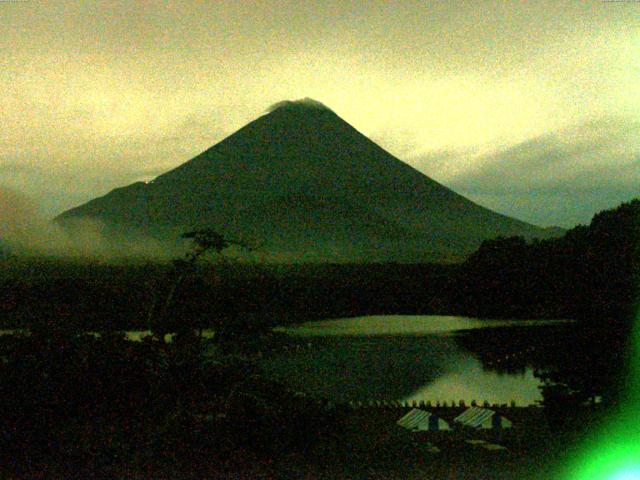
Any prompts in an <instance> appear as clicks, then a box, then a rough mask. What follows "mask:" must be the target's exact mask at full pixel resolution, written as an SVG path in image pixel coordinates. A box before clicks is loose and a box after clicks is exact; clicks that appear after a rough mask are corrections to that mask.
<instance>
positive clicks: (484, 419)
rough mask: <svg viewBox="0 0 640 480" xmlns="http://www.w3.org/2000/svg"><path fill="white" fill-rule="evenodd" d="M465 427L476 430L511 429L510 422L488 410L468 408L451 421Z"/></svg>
mask: <svg viewBox="0 0 640 480" xmlns="http://www.w3.org/2000/svg"><path fill="white" fill-rule="evenodd" d="M453 421H454V422H456V423H459V424H461V425H463V426H465V427H471V428H477V429H501V428H511V425H512V424H511V422H510V421H509V420H507V419H506V418H505V417H503V416H502V415H500V414H498V413H496V412H494V411H493V410H489V409H488V408H480V407H470V408H467V409H466V410H465V411H464V412H462V413H461V414H460V415H458V416H457V417H456V418H454V419H453Z"/></svg>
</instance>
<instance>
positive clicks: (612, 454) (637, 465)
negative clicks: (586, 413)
mask: <svg viewBox="0 0 640 480" xmlns="http://www.w3.org/2000/svg"><path fill="white" fill-rule="evenodd" d="M632 345H633V350H632V352H630V354H631V355H633V358H632V359H631V362H630V371H629V373H628V386H627V388H628V390H627V392H628V396H627V400H626V402H625V403H624V404H623V405H622V406H621V408H620V412H619V414H618V415H617V416H616V417H615V418H613V419H612V420H611V421H610V422H608V423H607V425H606V426H605V427H604V428H603V429H601V430H600V431H598V432H597V433H595V434H594V436H593V438H592V439H590V440H589V441H588V442H587V443H586V444H585V445H584V447H583V449H582V451H581V453H580V455H579V457H578V460H577V461H576V462H575V464H574V465H573V466H572V468H571V469H570V473H569V474H568V475H566V476H564V477H563V478H566V479H567V480H640V427H639V425H638V414H639V413H640V313H639V314H638V317H637V318H636V324H635V328H634V332H633V342H632Z"/></svg>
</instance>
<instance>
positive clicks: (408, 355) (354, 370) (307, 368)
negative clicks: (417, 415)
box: [261, 315, 568, 405]
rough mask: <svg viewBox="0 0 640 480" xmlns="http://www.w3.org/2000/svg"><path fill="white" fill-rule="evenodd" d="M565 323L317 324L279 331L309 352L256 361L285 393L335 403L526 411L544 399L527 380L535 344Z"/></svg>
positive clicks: (406, 319) (385, 320)
mask: <svg viewBox="0 0 640 480" xmlns="http://www.w3.org/2000/svg"><path fill="white" fill-rule="evenodd" d="M567 325H568V322H567V321H561V320H558V321H536V320H534V321H531V320H528V321H514V320H479V319H474V318H467V317H451V316H447V317H444V316H433V315H420V316H406V315H385V316H370V317H357V318H348V319H337V320H325V321H315V322H308V323H303V324H299V325H294V326H290V327H282V328H279V330H280V331H283V332H286V333H288V334H290V335H295V336H299V337H304V339H305V343H306V344H307V348H305V349H303V350H301V351H298V352H295V353H276V354H269V355H267V356H266V357H265V358H264V359H263V360H262V362H261V363H262V366H263V367H264V368H265V369H266V370H267V371H269V372H270V373H272V374H273V375H274V376H275V377H277V378H279V379H281V380H282V381H284V382H285V383H287V384H289V385H290V386H291V387H293V388H295V389H297V390H299V391H302V392H305V393H308V394H311V395H317V396H322V397H326V398H329V399H332V400H334V401H366V400H369V399H380V400H409V401H411V400H417V401H420V400H424V401H431V402H432V403H435V402H437V401H440V402H442V401H446V402H447V403H450V402H451V401H452V400H454V401H456V402H458V401H459V400H461V399H462V400H465V401H466V402H467V403H469V402H471V401H472V400H476V401H478V402H483V401H485V400H486V401H488V402H490V403H500V404H503V403H509V402H511V401H512V400H514V401H515V402H516V403H517V404H518V405H531V404H535V403H536V402H538V401H540V400H541V399H542V397H541V395H540V391H539V389H538V386H539V384H540V382H539V380H538V379H537V378H536V377H535V376H534V374H533V372H534V368H535V365H534V364H533V363H534V358H535V357H536V355H535V353H536V352H538V351H541V350H542V349H543V348H544V345H543V344H542V343H541V342H542V340H541V339H544V338H548V337H549V333H551V331H552V330H554V329H556V330H557V329H558V328H566V327H567ZM556 333H557V332H556ZM474 350H475V351H474Z"/></svg>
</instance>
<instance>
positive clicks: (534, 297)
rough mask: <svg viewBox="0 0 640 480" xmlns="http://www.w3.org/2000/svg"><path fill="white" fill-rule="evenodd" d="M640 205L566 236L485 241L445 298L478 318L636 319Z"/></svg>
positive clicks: (623, 208) (450, 307)
mask: <svg viewBox="0 0 640 480" xmlns="http://www.w3.org/2000/svg"><path fill="white" fill-rule="evenodd" d="M639 272H640V200H634V201H632V202H629V203H624V204H622V205H620V206H619V207H618V208H615V209H613V210H607V211H603V212H601V213H598V214H597V215H595V216H594V217H593V220H592V222H591V224H590V225H589V226H582V225H581V226H578V227H576V228H573V229H571V230H569V231H568V232H567V233H566V234H565V235H564V236H563V237H560V238H554V239H548V240H542V241H534V242H533V243H530V244H527V243H526V242H525V240H524V239H523V238H521V237H510V238H498V239H496V240H490V241H485V242H484V243H482V245H481V246H480V248H479V249H478V250H477V251H476V252H475V253H473V254H472V255H471V256H470V257H469V258H468V259H467V260H466V261H465V262H464V263H463V264H462V265H461V268H460V269H459V271H458V272H457V274H456V275H454V276H452V278H451V279H450V280H449V284H448V285H447V287H446V288H445V290H444V292H443V294H442V298H441V299H440V301H441V302H443V304H444V305H446V306H447V309H448V310H449V311H451V312H455V313H459V314H465V315H472V316H479V317H494V318H495V317H514V318H573V319H579V320H589V319H591V320H596V321H600V320H602V319H629V318H631V317H632V316H633V315H634V313H635V312H634V308H635V307H636V305H637V301H638V290H637V286H638V285H639V284H640V282H639V280H640V274H639Z"/></svg>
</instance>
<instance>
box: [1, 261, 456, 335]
mask: <svg viewBox="0 0 640 480" xmlns="http://www.w3.org/2000/svg"><path fill="white" fill-rule="evenodd" d="M455 268H456V267H455V266H446V265H430V264H426V265H403V264H370V265H353V264H329V265H320V264H305V265H297V266H296V265H286V266H276V265H266V266H264V265H255V264H246V263H216V264H212V263H203V264H202V265H200V266H198V268H197V269H196V270H195V271H194V272H193V273H192V274H191V275H189V276H188V277H187V278H185V279H184V281H183V282H182V283H181V284H180V286H179V288H178V289H177V291H176V292H175V296H174V299H173V301H172V304H171V313H172V314H171V315H170V316H169V317H170V318H172V319H174V321H175V322H180V321H184V320H185V319H188V321H189V322H194V323H195V324H197V325H199V326H202V327H214V326H216V325H219V324H220V322H221V321H222V322H224V321H225V320H229V321H231V320H234V321H240V320H241V319H247V321H251V322H261V323H264V324H267V325H271V326H273V325H281V324H288V323H292V322H301V321H307V320H314V319H325V318H336V317H344V316H356V315H368V314H383V313H389V314H392V313H398V314H402V313H406V314H415V313H424V314H427V313H434V312H435V310H434V306H433V302H432V299H433V298H434V297H436V296H437V293H438V291H439V290H440V289H441V288H442V285H443V284H444V283H445V280H446V278H448V277H449V276H450V272H451V271H453V270H455ZM174 275H175V271H174V267H173V266H172V265H171V264H165V265H162V264H140V265H120V266H114V265H99V264H93V265H91V264H82V263H69V262H58V261H54V260H51V261H43V260H40V261H39V262H35V261H30V262H25V261H23V262H13V263H12V264H11V265H9V264H6V265H5V271H4V273H3V275H2V277H1V279H0V321H1V322H2V326H4V327H20V326H22V327H28V326H29V325H31V324H32V323H33V322H37V321H41V320H42V319H43V318H42V317H43V316H44V317H47V318H54V317H55V318H61V319H62V318H64V319H65V321H66V322H72V323H74V324H75V325H76V326H78V327H79V328H82V329H87V330H113V329H146V328H148V327H149V325H148V323H147V318H148V314H149V310H150V309H151V308H152V305H153V304H154V302H156V301H158V299H160V298H164V297H165V296H166V293H167V290H168V289H169V288H171V285H172V282H173V281H174ZM45 319H46V318H45Z"/></svg>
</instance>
